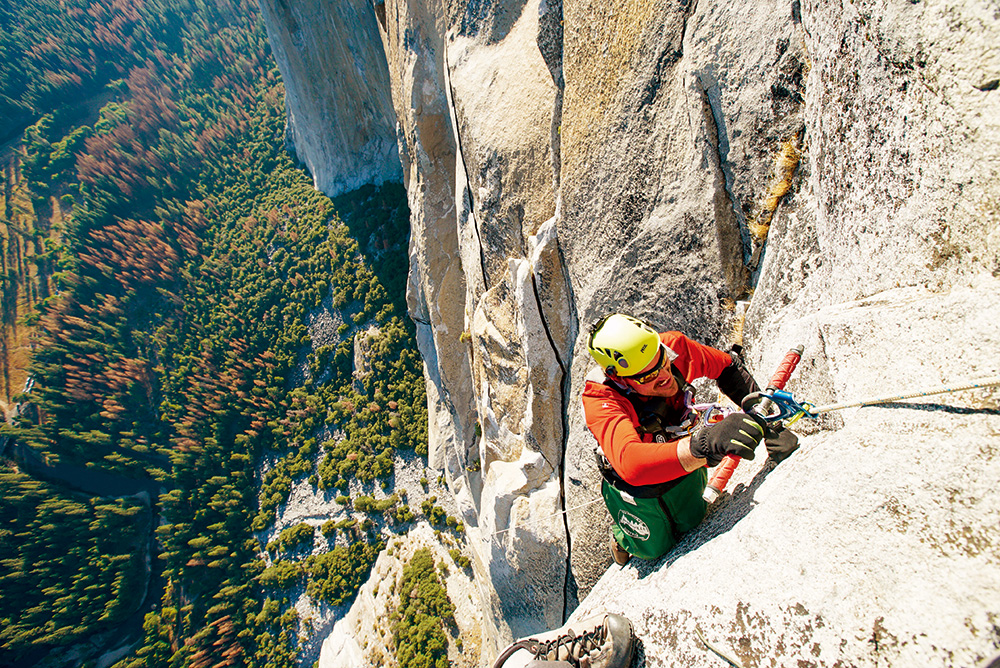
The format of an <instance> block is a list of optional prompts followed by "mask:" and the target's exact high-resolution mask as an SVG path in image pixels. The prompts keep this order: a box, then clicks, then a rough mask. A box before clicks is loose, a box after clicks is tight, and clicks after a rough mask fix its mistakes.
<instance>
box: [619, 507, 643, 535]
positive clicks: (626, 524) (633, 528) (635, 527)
mask: <svg viewBox="0 0 1000 668" xmlns="http://www.w3.org/2000/svg"><path fill="white" fill-rule="evenodd" d="M618 526H620V527H621V528H622V531H624V532H625V533H627V534H628V535H630V536H632V538H636V539H638V540H649V526H647V525H646V523H645V522H643V521H642V519H641V518H639V517H637V516H636V515H633V514H632V513H630V512H629V511H627V510H619V511H618Z"/></svg>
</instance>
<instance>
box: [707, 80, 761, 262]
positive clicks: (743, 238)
mask: <svg viewBox="0 0 1000 668" xmlns="http://www.w3.org/2000/svg"><path fill="white" fill-rule="evenodd" d="M710 76H711V75H709V74H707V73H699V74H698V82H699V84H700V85H701V89H702V93H703V95H704V100H705V103H706V104H707V105H708V108H709V111H710V113H711V115H712V127H714V130H715V132H714V148H715V157H716V159H717V160H718V163H719V164H718V166H719V170H720V171H721V172H722V177H723V180H722V187H723V188H724V189H725V192H726V197H727V198H728V199H729V208H730V209H731V210H732V212H733V216H735V218H736V227H737V229H738V231H739V235H740V245H741V246H742V255H743V263H744V264H747V263H749V262H750V259H751V253H752V252H753V248H752V242H751V240H750V234H749V232H748V230H747V220H746V217H745V216H744V215H743V211H742V210H741V209H740V207H739V206H737V201H738V199H739V198H738V197H737V196H736V193H735V192H734V185H733V184H734V183H735V180H736V179H735V177H734V175H733V165H732V163H731V162H730V161H729V132H728V131H727V129H726V117H725V114H724V113H723V111H722V98H721V93H720V91H719V84H718V82H717V81H715V79H714V77H712V78H711V80H710V81H709V79H710ZM710 134H711V133H710Z"/></svg>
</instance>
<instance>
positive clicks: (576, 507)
mask: <svg viewBox="0 0 1000 668" xmlns="http://www.w3.org/2000/svg"><path fill="white" fill-rule="evenodd" d="M603 500H604V497H601V496H599V497H597V498H596V499H591V500H590V501H587V502H586V503H581V504H580V505H579V506H573V507H572V508H567V509H566V510H560V511H559V512H558V513H553V514H551V515H545V516H543V517H533V518H531V519H530V520H528V521H527V522H524V523H523V524H521V525H519V526H512V527H507V528H506V529H500V530H499V531H494V532H493V533H491V534H490V536H496V535H499V534H502V533H503V532H505V531H512V530H514V529H520V528H521V527H523V526H524V525H525V524H531V523H532V522H540V521H542V520H548V519H552V518H553V517H559V516H560V515H565V514H566V513H568V512H570V511H571V510H579V509H580V508H586V507H587V506H592V505H594V504H595V503H597V502H598V501H603Z"/></svg>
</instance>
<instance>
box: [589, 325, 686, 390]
mask: <svg viewBox="0 0 1000 668" xmlns="http://www.w3.org/2000/svg"><path fill="white" fill-rule="evenodd" d="M587 350H588V351H590V356H591V357H593V358H594V360H595V361H596V362H597V363H598V364H600V365H601V368H602V369H603V370H604V373H605V374H606V375H608V376H621V377H627V376H632V375H635V374H637V373H639V372H640V371H642V370H643V369H644V368H645V367H646V366H647V365H649V363H650V362H652V361H653V360H654V359H656V356H657V354H658V353H659V350H660V335H659V334H658V333H657V332H656V330H655V329H653V327H652V326H651V325H650V324H649V323H646V322H643V321H642V320H639V319H638V318H633V317H632V316H630V315H624V314H621V313H613V314H611V315H608V316H604V317H603V318H601V319H600V320H598V321H597V322H595V323H594V324H593V325H591V327H590V339H589V340H588V341H587ZM671 352H673V351H668V352H667V353H666V354H670V353H671ZM673 357H674V355H670V358H671V359H673Z"/></svg>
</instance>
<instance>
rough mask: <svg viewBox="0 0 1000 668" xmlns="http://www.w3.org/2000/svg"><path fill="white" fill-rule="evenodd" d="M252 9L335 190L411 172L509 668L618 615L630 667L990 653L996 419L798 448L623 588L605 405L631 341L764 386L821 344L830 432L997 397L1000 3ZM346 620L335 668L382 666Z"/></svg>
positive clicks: (496, 623) (299, 125)
mask: <svg viewBox="0 0 1000 668" xmlns="http://www.w3.org/2000/svg"><path fill="white" fill-rule="evenodd" d="M261 4H262V6H263V8H264V16H265V20H266V22H267V27H268V32H269V35H270V36H271V41H272V44H273V45H274V48H275V52H276V54H277V55H278V61H279V64H280V66H281V68H282V72H283V75H284V78H285V82H286V86H287V91H288V92H287V102H288V109H289V130H290V136H291V137H292V140H293V142H294V144H295V149H296V151H297V153H298V155H299V156H300V158H302V159H303V161H304V162H305V163H306V164H307V166H308V167H309V168H310V169H311V170H312V173H313V174H314V177H315V179H316V183H317V186H318V187H320V188H321V189H324V190H330V191H340V190H343V189H345V188H349V187H353V186H354V185H357V184H359V182H367V181H375V182H379V181H381V180H386V179H388V178H392V176H393V174H398V173H400V172H399V171H398V170H399V168H400V166H401V174H402V179H403V183H404V185H405V186H406V188H407V193H408V198H409V203H410V209H411V238H410V281H409V289H408V300H409V306H410V312H411V316H412V317H413V319H414V320H415V321H416V323H417V327H418V335H419V344H420V349H421V353H422V354H423V357H424V360H425V364H426V377H427V387H428V398H429V403H430V415H431V424H430V434H431V436H430V455H429V463H430V465H431V466H432V467H434V468H436V469H438V470H441V471H443V472H444V474H445V477H446V479H447V482H448V486H449V488H450V490H451V492H452V493H453V494H454V496H455V500H456V503H457V504H458V508H459V510H460V511H461V513H462V515H463V519H464V521H465V523H466V526H467V527H468V535H469V545H468V546H467V547H468V549H469V550H470V552H471V554H472V556H473V565H474V572H475V574H476V581H477V584H478V591H479V597H480V601H479V609H480V610H481V613H482V620H481V623H480V622H478V621H477V624H481V629H482V653H481V661H482V662H483V663H488V661H489V659H490V658H491V657H492V655H493V654H494V653H495V651H496V648H497V647H499V646H502V645H503V644H505V643H506V642H507V641H508V640H509V639H510V638H511V637H513V636H519V635H523V634H527V633H531V632H534V631H538V630H542V629H545V628H551V627H555V626H559V625H561V624H562V622H563V621H564V620H565V619H566V618H567V616H570V615H572V616H573V617H577V616H582V615H586V614H589V612H591V611H593V610H599V609H609V610H613V611H617V612H623V613H625V614H626V615H628V616H629V617H630V618H631V619H632V620H633V622H634V623H635V626H636V630H637V633H638V635H639V637H640V638H641V640H642V643H643V648H644V649H643V651H642V652H641V653H640V661H644V662H645V664H640V665H649V666H660V665H675V664H685V663H689V664H692V665H699V664H700V663H704V662H706V659H704V656H705V651H704V648H703V647H702V646H701V645H700V643H699V642H698V641H697V639H696V636H695V628H696V627H698V628H700V629H701V630H702V631H703V632H704V633H705V635H706V636H708V637H709V638H710V639H711V640H715V641H717V642H722V643H725V644H727V645H729V646H730V647H732V648H734V651H735V652H736V653H737V654H738V655H739V656H740V657H741V659H742V660H743V662H744V663H745V665H748V666H761V665H791V664H793V663H796V662H797V663H798V665H803V666H808V665H855V666H876V665H896V666H910V665H921V666H951V665H956V666H957V665H974V664H975V663H976V662H977V661H980V660H982V659H983V658H984V657H988V656H992V655H994V654H996V652H997V649H998V648H1000V532H998V530H997V526H1000V500H998V498H997V496H996V495H995V494H994V493H993V491H994V490H993V487H994V484H995V481H996V480H997V479H998V478H1000V410H998V398H1000V392H997V391H990V390H979V391H975V392H965V393H960V394H954V395H943V396H939V397H935V398H933V399H928V400H926V401H923V402H919V403H916V404H913V403H911V404H902V403H900V404H892V405H889V406H883V407H868V408H858V409H851V410H848V411H843V412H840V413H836V414H831V415H830V416H829V417H826V418H824V419H822V420H815V421H802V422H800V423H799V424H798V425H796V428H797V429H798V430H799V433H800V434H801V435H802V448H801V450H800V451H799V452H798V453H796V454H795V455H794V456H793V457H792V458H790V459H789V460H788V461H786V462H785V463H783V464H781V466H780V467H778V468H776V469H773V468H772V467H771V466H769V465H766V464H763V463H762V462H760V459H763V457H760V458H758V460H757V461H755V462H753V463H748V464H745V465H744V466H743V467H741V469H740V471H739V473H738V476H739V477H738V479H737V480H736V481H735V483H734V484H735V485H736V486H735V487H734V488H733V490H732V495H731V496H728V497H726V498H725V499H723V501H721V502H720V503H719V504H718V505H717V506H716V507H715V508H714V510H713V513H712V514H711V515H710V517H709V518H708V520H707V521H706V522H705V524H704V525H703V526H702V527H701V528H700V529H699V530H697V531H695V532H693V533H692V534H691V535H690V536H689V537H688V538H686V539H685V540H684V542H683V543H682V544H681V545H680V546H678V548H677V549H676V550H674V551H673V552H672V553H671V554H669V555H667V557H665V558H664V559H663V560H660V561H659V562H655V563H649V564H644V563H635V560H633V563H631V564H629V565H628V566H627V567H625V568H624V569H618V568H613V569H611V570H607V567H608V564H609V559H608V557H607V556H606V548H605V543H606V540H607V539H606V536H607V526H608V522H609V519H608V517H607V513H606V512H605V510H604V509H603V506H602V505H601V504H600V503H592V501H594V499H595V498H596V497H597V490H598V484H597V480H598V475H597V472H596V467H595V466H594V464H593V458H592V455H591V451H592V449H593V444H594V443H593V439H592V437H591V436H590V434H589V433H588V432H587V430H586V427H585V425H584V424H583V420H582V415H581V412H580V407H579V406H580V404H579V397H580V393H581V390H582V385H583V378H584V376H585V375H586V372H587V371H588V369H589V366H590V361H589V358H588V356H587V355H586V350H585V334H586V331H587V325H588V324H589V323H590V322H591V321H592V320H593V319H595V318H596V317H598V316H600V315H602V314H604V313H606V312H608V311H612V310H625V311H628V312H632V313H634V314H636V315H641V316H644V317H646V318H648V319H649V320H651V321H653V322H654V323H656V324H657V325H659V326H660V327H662V328H663V329H680V330H683V331H685V332H687V333H688V334H689V335H691V336H693V337H695V338H698V339H700V340H702V341H704V342H706V343H711V344H715V345H718V346H720V347H722V346H726V345H728V344H729V343H730V342H731V341H732V340H733V339H734V338H736V337H740V336H741V337H742V341H743V343H744V345H745V346H746V348H747V352H748V358H749V360H750V363H751V367H752V368H753V369H754V371H755V374H756V376H757V378H758V379H759V380H764V379H765V378H766V377H767V376H768V374H769V372H770V370H771V369H772V367H774V366H775V364H776V363H777V362H778V360H779V359H780V358H781V356H782V355H783V353H784V351H785V350H787V349H788V348H789V347H790V346H791V345H794V344H798V343H801V344H804V345H805V350H806V352H805V355H804V358H803V361H802V363H801V365H800V367H799V370H798V371H797V374H796V375H795V376H794V378H793V381H792V383H791V385H790V389H792V390H793V391H794V392H795V393H796V395H797V396H803V397H806V398H809V399H811V400H813V401H816V402H818V403H828V402H833V401H840V400H847V399H852V398H860V397H865V396H870V395H878V394H884V393H886V392H890V391H893V390H897V389H899V390H908V389H919V388H921V387H924V386H935V385H940V384H942V383H948V382H953V381H956V380H962V379H968V378H977V377H983V376H990V375H996V374H997V373H998V372H1000V363H998V361H997V360H998V359H1000V356H998V352H1000V329H998V327H997V321H998V319H1000V90H998V82H1000V49H998V47H997V45H998V44H1000V7H998V6H997V4H996V3H995V2H990V1H988V0H979V1H974V0H969V1H965V2H960V1H951V2H948V1H938V0H933V1H931V0H923V1H920V0H885V1H867V0H866V1H855V2H849V1H847V0H844V1H841V2H833V1H830V0H805V1H803V0H791V1H778V0H774V1H772V0H753V1H751V2H745V3H723V2H709V1H707V0H700V1H696V0H687V1H683V0H680V1H678V0H664V1H653V2H642V3H639V2H632V1H631V0H610V1H607V0H606V1H604V2H596V1H594V0H563V1H562V2H559V1H558V0H521V1H517V0H486V1H484V2H472V1H462V0H456V1H452V2H439V1H435V0H409V1H407V0H388V1H387V2H385V3H382V2H377V4H375V5H368V4H367V3H361V2H354V1H352V2H348V1H347V0H343V1H342V2H338V3H335V4H333V5H330V4H324V3H316V2H313V1H312V0H262V3H261ZM393 142H398V143H393ZM397 146H398V157H397V154H396V152H395V149H396V147H397ZM746 302H748V305H746V306H747V307H746V309H745V312H744V309H743V306H744V304H745V303H746ZM562 511H566V512H565V513H563V512H562ZM376 571H377V572H389V567H388V566H384V567H383V566H377V567H376ZM375 596H376V595H375V594H372V593H369V594H366V593H365V592H362V594H361V595H360V596H359V603H358V604H357V605H358V606H360V607H365V606H367V607H368V609H369V612H368V613H367V614H369V615H374V616H377V614H378V613H377V610H375V608H374V607H373V605H374V601H375V600H376V598H375ZM352 615H354V617H352V623H353V624H354V627H353V628H354V629H355V630H354V631H351V632H345V630H344V628H340V629H339V631H335V632H334V635H333V636H331V641H330V643H328V644H329V645H330V649H329V651H327V650H326V649H324V659H323V660H322V661H321V665H328V666H332V665H339V664H337V663H336V661H337V660H338V659H336V657H338V656H339V657H342V658H341V659H339V660H340V661H346V660H347V659H344V658H343V657H353V659H351V660H354V661H356V660H357V657H359V656H366V655H365V654H364V652H363V651H362V648H364V647H368V646H369V640H371V641H372V644H371V646H372V647H375V646H377V645H378V644H379V643H378V642H375V640H374V639H373V638H369V637H360V636H359V635H358V633H359V632H358V631H357V630H356V629H358V628H364V626H365V625H364V624H363V623H360V622H358V619H359V617H358V615H361V616H362V617H363V613H361V612H359V613H357V614H355V613H353V612H352ZM334 645H336V646H334ZM348 646H349V647H348ZM368 656H370V655H368ZM369 660H370V659H369Z"/></svg>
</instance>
